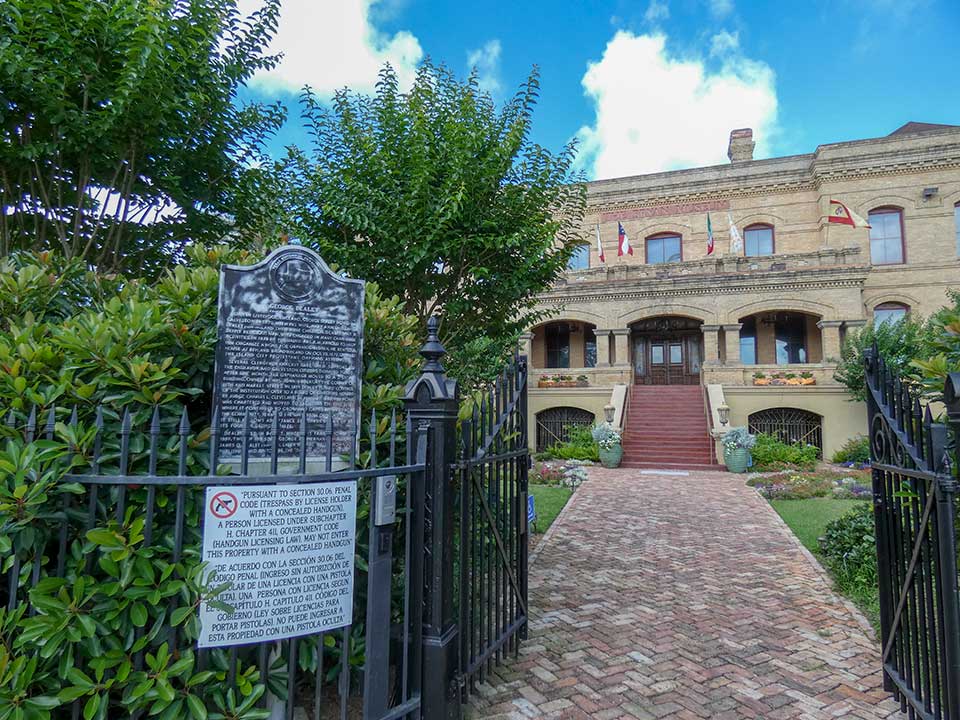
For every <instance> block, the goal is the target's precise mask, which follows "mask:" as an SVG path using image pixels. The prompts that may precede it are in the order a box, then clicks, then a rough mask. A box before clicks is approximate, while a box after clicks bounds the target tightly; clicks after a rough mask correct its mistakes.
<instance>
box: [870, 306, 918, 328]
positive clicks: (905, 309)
mask: <svg viewBox="0 0 960 720" xmlns="http://www.w3.org/2000/svg"><path fill="white" fill-rule="evenodd" d="M877 310H903V315H901V316H900V317H899V318H898V319H897V320H896V321H895V322H900V320H902V319H904V318H905V317H907V316H908V315H909V314H910V306H909V305H907V304H906V303H903V302H900V301H898V300H889V301H887V302H882V303H878V304H877V305H874V306H873V310H872V311H871V315H872V318H873V327H874V328H877V327H879V325H878V324H877ZM885 322H887V320H883V321H882V322H881V323H880V325H882V324H883V323H885Z"/></svg>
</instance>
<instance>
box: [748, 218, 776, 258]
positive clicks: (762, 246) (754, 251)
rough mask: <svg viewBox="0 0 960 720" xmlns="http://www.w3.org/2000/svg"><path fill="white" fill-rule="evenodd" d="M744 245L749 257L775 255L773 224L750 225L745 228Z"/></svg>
mask: <svg viewBox="0 0 960 720" xmlns="http://www.w3.org/2000/svg"><path fill="white" fill-rule="evenodd" d="M743 245H744V248H743V254H744V255H746V256H747V257H761V256H763V255H773V247H774V245H773V225H767V224H766V223H756V224H754V225H748V226H747V227H745V228H744V229H743Z"/></svg>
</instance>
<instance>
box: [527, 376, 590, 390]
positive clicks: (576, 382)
mask: <svg viewBox="0 0 960 720" xmlns="http://www.w3.org/2000/svg"><path fill="white" fill-rule="evenodd" d="M589 386H590V380H589V378H588V377H587V376H586V375H577V377H576V378H574V377H573V375H541V376H540V379H539V380H537V387H541V388H552V387H561V388H570V387H589Z"/></svg>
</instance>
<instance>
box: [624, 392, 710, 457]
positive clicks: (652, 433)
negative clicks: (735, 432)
mask: <svg viewBox="0 0 960 720" xmlns="http://www.w3.org/2000/svg"><path fill="white" fill-rule="evenodd" d="M622 465H623V467H630V468H648V469H685V470H715V469H717V468H720V467H722V466H721V465H718V464H717V462H716V460H715V459H714V457H713V438H711V437H710V431H709V427H708V425H707V418H706V413H705V410H704V405H703V389H702V388H701V387H700V386H699V385H634V386H633V387H632V388H631V390H630V403H629V406H628V409H627V423H626V426H625V427H624V433H623V462H622Z"/></svg>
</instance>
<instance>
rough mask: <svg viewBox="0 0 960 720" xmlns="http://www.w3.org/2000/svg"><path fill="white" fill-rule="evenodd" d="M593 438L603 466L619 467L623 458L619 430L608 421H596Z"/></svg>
mask: <svg viewBox="0 0 960 720" xmlns="http://www.w3.org/2000/svg"><path fill="white" fill-rule="evenodd" d="M593 440H594V442H596V443H597V447H598V448H599V450H600V463H601V464H602V465H603V466H604V467H605V468H615V467H620V461H621V460H622V459H623V446H622V445H621V444H620V432H619V431H618V430H617V429H616V428H615V427H614V426H613V425H611V424H610V423H608V422H602V423H597V424H596V425H594V427H593Z"/></svg>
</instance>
